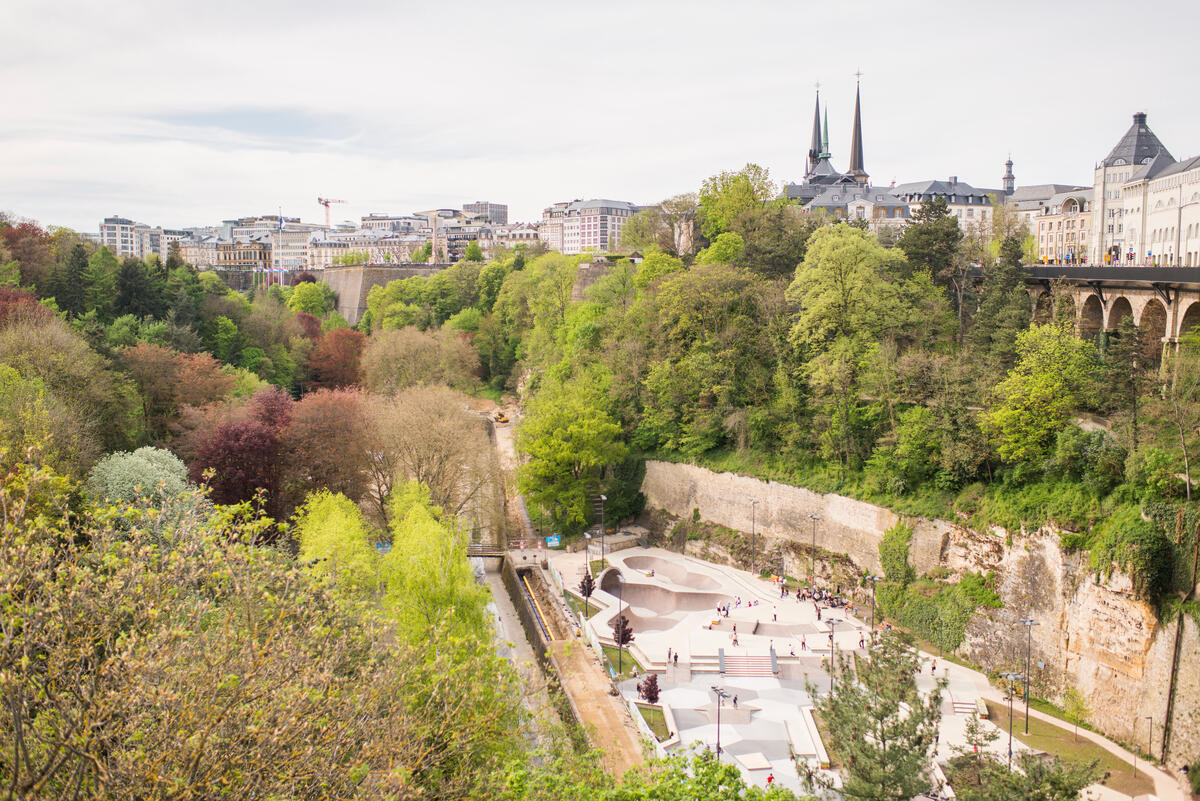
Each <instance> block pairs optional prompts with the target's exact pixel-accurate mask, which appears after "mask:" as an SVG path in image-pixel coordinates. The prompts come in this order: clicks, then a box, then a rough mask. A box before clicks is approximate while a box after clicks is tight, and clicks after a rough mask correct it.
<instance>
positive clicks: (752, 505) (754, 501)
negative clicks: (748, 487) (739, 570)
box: [750, 498, 758, 573]
mask: <svg viewBox="0 0 1200 801" xmlns="http://www.w3.org/2000/svg"><path fill="white" fill-rule="evenodd" d="M757 510H758V500H757V499H756V498H751V499H750V572H751V573H753V572H754V564H755V562H756V561H757V560H756V559H755V558H754V557H755V556H757V555H758V550H757V549H756V548H755V547H754V545H755V531H754V513H755V512H756V511H757Z"/></svg>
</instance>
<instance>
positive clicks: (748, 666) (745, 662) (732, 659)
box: [724, 653, 775, 679]
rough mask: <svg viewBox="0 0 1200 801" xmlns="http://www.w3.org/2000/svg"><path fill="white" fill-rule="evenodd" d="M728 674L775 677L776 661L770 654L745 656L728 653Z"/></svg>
mask: <svg viewBox="0 0 1200 801" xmlns="http://www.w3.org/2000/svg"><path fill="white" fill-rule="evenodd" d="M724 663H725V671H724V673H725V675H726V676H759V677H763V678H768V679H770V678H774V676H775V670H774V667H775V666H774V663H773V662H772V661H771V657H770V656H743V655H741V654H730V653H726V654H725V658H724Z"/></svg>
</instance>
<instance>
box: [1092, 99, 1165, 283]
mask: <svg viewBox="0 0 1200 801" xmlns="http://www.w3.org/2000/svg"><path fill="white" fill-rule="evenodd" d="M1174 162H1175V159H1174V158H1173V157H1172V156H1171V154H1170V153H1169V152H1167V149H1166V148H1165V147H1163V144H1162V142H1160V141H1158V137H1157V136H1155V135H1154V132H1153V131H1151V130H1150V128H1149V126H1147V125H1146V114H1145V112H1138V113H1137V114H1134V115H1133V124H1132V125H1131V126H1130V127H1129V130H1127V131H1126V132H1125V135H1124V136H1122V137H1121V139H1120V141H1118V142H1117V144H1116V146H1114V147H1113V149H1112V150H1111V151H1110V152H1109V154H1108V156H1106V157H1105V158H1104V160H1103V161H1101V162H1099V163H1098V164H1096V169H1095V173H1094V180H1093V182H1092V226H1091V244H1090V245H1089V248H1088V254H1089V258H1090V259H1091V261H1092V263H1093V264H1116V263H1122V262H1123V263H1126V264H1133V263H1141V260H1142V259H1144V258H1145V256H1144V254H1145V253H1146V249H1145V248H1144V247H1141V246H1136V245H1134V243H1133V242H1131V241H1129V237H1128V236H1127V234H1126V230H1125V207H1126V203H1125V200H1126V198H1125V197H1124V189H1125V185H1126V184H1127V183H1128V182H1130V181H1138V180H1141V179H1142V178H1146V177H1151V174H1153V173H1155V172H1157V171H1160V170H1162V169H1163V168H1165V167H1166V166H1168V165H1170V164H1173V163H1174ZM1143 201H1144V198H1141V197H1136V198H1133V203H1132V206H1133V207H1135V208H1143V209H1144V206H1145V203H1144V202H1143ZM1140 230H1141V231H1142V232H1144V231H1145V230H1146V229H1145V226H1144V225H1142V226H1141V228H1140ZM1176 252H1178V251H1176Z"/></svg>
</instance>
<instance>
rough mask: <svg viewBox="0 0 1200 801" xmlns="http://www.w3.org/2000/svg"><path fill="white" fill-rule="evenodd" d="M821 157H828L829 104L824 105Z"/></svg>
mask: <svg viewBox="0 0 1200 801" xmlns="http://www.w3.org/2000/svg"><path fill="white" fill-rule="evenodd" d="M821 158H823V159H827V158H830V153H829V106H826V107H825V130H824V131H823V132H822V133H821Z"/></svg>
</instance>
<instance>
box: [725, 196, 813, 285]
mask: <svg viewBox="0 0 1200 801" xmlns="http://www.w3.org/2000/svg"><path fill="white" fill-rule="evenodd" d="M820 226H821V222H820V220H819V218H818V217H816V216H814V215H811V214H805V213H804V211H803V210H802V209H800V208H799V207H797V206H795V205H792V204H768V205H766V206H763V207H760V208H753V209H747V210H746V211H743V212H742V213H741V214H739V215H738V217H737V219H736V220H735V221H734V223H733V230H734V231H735V232H736V233H738V234H740V235H741V236H742V238H743V240H745V247H744V248H743V249H742V252H741V255H740V256H739V257H738V258H737V261H735V262H734V263H735V264H737V265H738V266H740V267H745V268H746V269H748V270H750V271H752V272H755V273H757V274H759V275H762V276H765V277H768V278H790V277H791V276H793V275H794V274H795V272H796V268H797V267H798V266H799V265H800V263H801V262H803V261H804V255H805V253H806V252H807V250H808V240H809V237H811V236H812V235H813V232H814V231H816V230H817V228H819V227H820Z"/></svg>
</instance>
